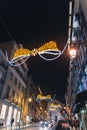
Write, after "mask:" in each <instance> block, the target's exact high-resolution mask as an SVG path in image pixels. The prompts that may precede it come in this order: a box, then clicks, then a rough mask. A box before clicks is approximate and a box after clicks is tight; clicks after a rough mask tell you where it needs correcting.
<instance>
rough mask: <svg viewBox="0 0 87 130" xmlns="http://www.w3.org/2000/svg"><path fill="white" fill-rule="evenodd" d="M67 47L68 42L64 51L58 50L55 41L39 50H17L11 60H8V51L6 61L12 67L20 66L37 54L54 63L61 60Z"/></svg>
mask: <svg viewBox="0 0 87 130" xmlns="http://www.w3.org/2000/svg"><path fill="white" fill-rule="evenodd" d="M67 46H68V42H67V43H66V45H65V46H64V48H63V50H62V51H61V50H59V49H58V47H57V44H56V42H55V41H50V42H47V43H45V44H44V45H42V46H40V47H39V48H34V49H32V50H28V49H24V48H20V49H17V50H16V52H15V53H14V56H13V58H12V59H11V60H9V59H8V53H7V51H6V59H7V61H8V63H9V64H10V65H12V66H19V65H21V64H23V63H24V62H26V61H27V60H28V59H29V58H30V56H36V55H37V54H38V55H39V56H40V57H41V58H42V59H44V60H47V61H52V60H55V59H57V58H59V57H60V56H61V55H62V54H63V53H64V51H65V50H66V48H67ZM44 55H45V56H46V55H51V56H53V57H51V58H49V57H45V56H44Z"/></svg>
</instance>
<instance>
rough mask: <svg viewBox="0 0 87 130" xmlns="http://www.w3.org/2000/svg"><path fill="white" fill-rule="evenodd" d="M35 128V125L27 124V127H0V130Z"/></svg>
mask: <svg viewBox="0 0 87 130" xmlns="http://www.w3.org/2000/svg"><path fill="white" fill-rule="evenodd" d="M34 126H37V124H36V123H35V124H28V125H21V126H12V128H11V126H7V127H0V130H19V129H23V128H27V127H34Z"/></svg>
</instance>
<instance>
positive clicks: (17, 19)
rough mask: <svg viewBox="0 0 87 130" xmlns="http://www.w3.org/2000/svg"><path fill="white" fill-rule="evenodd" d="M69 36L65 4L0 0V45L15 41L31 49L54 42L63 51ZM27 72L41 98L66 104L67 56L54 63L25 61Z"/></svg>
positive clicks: (63, 1)
mask: <svg viewBox="0 0 87 130" xmlns="http://www.w3.org/2000/svg"><path fill="white" fill-rule="evenodd" d="M67 36H68V0H31V1H30V0H8V1H6V0H0V43H1V42H7V41H11V40H15V41H16V42H17V43H22V44H23V46H24V48H27V49H33V48H37V47H39V46H40V45H43V44H44V43H46V42H49V41H51V40H54V41H56V42H57V45H58V48H60V49H61V50H62V49H63V48H64V46H65V44H66V42H67ZM28 64H29V70H30V73H32V75H33V78H34V80H35V81H37V82H38V84H39V85H40V87H41V90H42V92H43V95H46V94H51V95H52V96H54V94H56V99H58V100H59V101H61V102H63V103H64V101H65V99H64V97H65V92H66V86H67V78H68V64H69V56H68V52H67V50H66V51H65V52H64V54H63V55H62V56H61V57H60V58H58V59H56V60H54V61H50V62H49V61H45V60H43V59H41V58H40V57H39V56H36V57H31V58H30V59H29V60H28Z"/></svg>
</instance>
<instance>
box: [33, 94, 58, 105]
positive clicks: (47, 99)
mask: <svg viewBox="0 0 87 130" xmlns="http://www.w3.org/2000/svg"><path fill="white" fill-rule="evenodd" d="M55 97H56V95H54V97H53V98H52V97H51V95H46V96H43V95H41V94H38V95H37V97H36V99H35V100H36V101H37V102H40V101H42V100H46V101H47V102H48V103H50V102H53V101H54V99H55Z"/></svg>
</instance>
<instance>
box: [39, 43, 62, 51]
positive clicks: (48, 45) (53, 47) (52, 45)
mask: <svg viewBox="0 0 87 130" xmlns="http://www.w3.org/2000/svg"><path fill="white" fill-rule="evenodd" d="M45 50H59V49H58V47H57V44H56V42H54V41H50V42H47V43H45V44H44V45H42V46H40V47H39V48H38V52H42V51H45Z"/></svg>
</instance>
